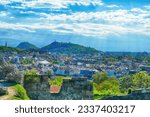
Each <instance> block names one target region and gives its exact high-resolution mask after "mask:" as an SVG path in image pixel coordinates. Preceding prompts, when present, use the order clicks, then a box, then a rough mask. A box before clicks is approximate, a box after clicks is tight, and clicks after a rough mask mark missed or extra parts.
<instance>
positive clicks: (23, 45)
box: [17, 42, 38, 50]
mask: <svg viewBox="0 0 150 117" xmlns="http://www.w3.org/2000/svg"><path fill="white" fill-rule="evenodd" d="M17 48H20V49H24V50H37V49H38V47H36V46H35V45H33V44H31V43H28V42H22V43H20V44H19V45H18V46H17Z"/></svg>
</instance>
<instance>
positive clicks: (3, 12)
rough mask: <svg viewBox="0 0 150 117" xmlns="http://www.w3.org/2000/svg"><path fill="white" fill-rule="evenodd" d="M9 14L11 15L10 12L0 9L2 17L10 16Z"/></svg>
mask: <svg viewBox="0 0 150 117" xmlns="http://www.w3.org/2000/svg"><path fill="white" fill-rule="evenodd" d="M8 15H9V12H6V11H0V17H5V16H8Z"/></svg>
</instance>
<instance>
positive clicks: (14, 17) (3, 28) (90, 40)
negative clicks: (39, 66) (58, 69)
mask: <svg viewBox="0 0 150 117" xmlns="http://www.w3.org/2000/svg"><path fill="white" fill-rule="evenodd" d="M0 40H3V41H0V44H1V45H3V42H4V41H7V40H12V41H13V44H12V41H9V42H10V43H9V45H13V46H16V45H17V44H18V43H19V42H21V41H29V42H31V43H33V44H35V45H37V46H39V47H41V46H44V45H47V44H49V43H51V42H53V41H55V40H56V41H63V42H73V43H78V44H82V45H86V46H90V47H94V48H96V49H98V50H102V51H149V52H150V46H149V45H150V1H149V0H0ZM15 42H16V43H15Z"/></svg>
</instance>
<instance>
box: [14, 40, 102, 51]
mask: <svg viewBox="0 0 150 117" xmlns="http://www.w3.org/2000/svg"><path fill="white" fill-rule="evenodd" d="M17 48H19V49H24V50H38V51H41V52H52V53H63V54H95V53H98V52H99V51H98V50H96V49H94V48H90V47H85V46H82V45H79V44H73V43H64V42H53V43H51V44H49V45H47V46H44V47H42V48H38V47H36V46H35V45H33V44H31V43H29V42H21V43H20V44H19V45H18V46H17Z"/></svg>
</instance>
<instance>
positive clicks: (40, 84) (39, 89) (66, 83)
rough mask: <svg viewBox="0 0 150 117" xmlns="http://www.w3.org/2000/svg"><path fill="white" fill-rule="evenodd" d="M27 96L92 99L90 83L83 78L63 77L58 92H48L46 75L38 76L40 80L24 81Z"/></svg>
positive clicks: (39, 98) (37, 98) (55, 98)
mask: <svg viewBox="0 0 150 117" xmlns="http://www.w3.org/2000/svg"><path fill="white" fill-rule="evenodd" d="M24 87H25V89H26V90H27V93H28V96H29V97H30V98H31V99H33V100H92V99H93V92H92V91H93V89H92V87H93V86H92V83H91V82H89V81H88V80H87V79H84V78H78V79H77V78H76V79H64V80H63V85H62V87H61V90H60V92H59V93H57V94H54V93H50V85H49V83H48V77H47V76H40V80H38V81H36V82H32V83H25V84H24Z"/></svg>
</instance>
